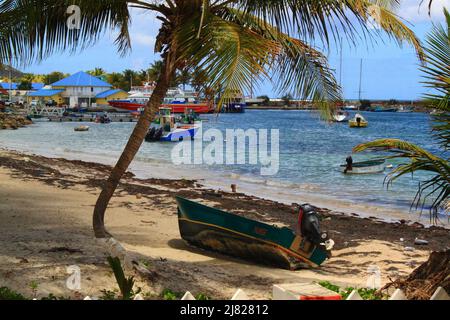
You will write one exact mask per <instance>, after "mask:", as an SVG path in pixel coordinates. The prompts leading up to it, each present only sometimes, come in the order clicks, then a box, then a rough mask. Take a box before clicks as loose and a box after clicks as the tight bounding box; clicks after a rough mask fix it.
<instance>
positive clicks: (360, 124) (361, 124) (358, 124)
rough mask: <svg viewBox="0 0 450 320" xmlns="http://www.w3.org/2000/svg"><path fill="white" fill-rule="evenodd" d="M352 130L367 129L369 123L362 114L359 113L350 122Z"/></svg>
mask: <svg viewBox="0 0 450 320" xmlns="http://www.w3.org/2000/svg"><path fill="white" fill-rule="evenodd" d="M349 125H350V128H366V127H367V126H368V125H369V122H368V121H367V120H366V119H365V118H364V117H363V116H362V115H361V114H360V113H357V114H356V115H355V117H354V118H353V119H351V120H350V121H349Z"/></svg>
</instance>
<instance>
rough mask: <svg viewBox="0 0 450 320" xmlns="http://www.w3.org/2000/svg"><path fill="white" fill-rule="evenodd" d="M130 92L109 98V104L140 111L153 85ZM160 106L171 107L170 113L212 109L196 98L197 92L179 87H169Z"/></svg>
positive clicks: (212, 109)
mask: <svg viewBox="0 0 450 320" xmlns="http://www.w3.org/2000/svg"><path fill="white" fill-rule="evenodd" d="M138 88H140V89H135V90H132V91H131V92H130V96H129V97H128V98H127V99H122V100H111V101H109V102H108V103H109V105H110V106H111V107H113V108H115V109H118V110H127V111H131V112H141V111H142V110H144V108H145V106H146V104H147V102H148V101H149V99H150V97H151V96H152V92H153V87H152V86H145V87H142V88H143V89H142V88H141V87H138ZM162 107H164V108H169V109H171V112H172V113H185V112H186V110H189V109H191V110H193V111H194V112H195V113H199V114H203V113H210V112H212V111H214V108H213V106H212V105H211V104H210V103H208V102H205V101H201V100H200V99H199V98H198V93H196V92H190V91H183V90H181V89H179V88H173V89H170V90H169V91H168V93H167V96H166V97H165V98H164V101H163V103H162Z"/></svg>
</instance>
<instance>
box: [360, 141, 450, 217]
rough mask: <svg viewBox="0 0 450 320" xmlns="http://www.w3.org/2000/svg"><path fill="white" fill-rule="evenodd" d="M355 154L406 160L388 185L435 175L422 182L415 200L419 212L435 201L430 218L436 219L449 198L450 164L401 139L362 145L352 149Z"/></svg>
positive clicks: (391, 175) (399, 166)
mask: <svg viewBox="0 0 450 320" xmlns="http://www.w3.org/2000/svg"><path fill="white" fill-rule="evenodd" d="M353 151H354V152H363V151H386V152H388V153H391V155H389V156H386V158H387V159H407V160H409V161H408V162H406V163H401V164H399V165H398V166H397V167H395V168H394V169H393V170H392V171H391V172H390V173H389V174H388V176H387V177H386V179H387V183H388V185H391V184H392V183H394V181H395V180H397V179H399V178H400V177H402V176H404V175H406V174H414V173H415V172H419V171H423V172H428V173H431V174H432V178H430V179H428V180H425V181H423V182H421V183H419V186H418V192H417V194H416V197H415V199H414V201H413V204H412V205H413V206H415V207H416V209H417V208H418V207H419V206H422V208H423V207H424V206H425V204H426V201H427V200H428V199H429V198H432V199H433V200H432V204H431V209H430V213H431V217H433V218H434V219H436V218H437V213H438V209H439V208H440V207H441V206H442V204H443V203H444V202H445V201H446V200H447V199H448V197H449V196H450V165H449V162H448V160H446V159H443V158H440V157H438V156H436V155H434V154H432V153H431V152H428V151H427V150H425V149H423V148H420V147H419V146H416V145H414V144H412V143H409V142H406V141H402V140H399V139H381V140H376V141H372V142H369V143H365V144H361V145H358V146H356V147H355V148H354V149H353Z"/></svg>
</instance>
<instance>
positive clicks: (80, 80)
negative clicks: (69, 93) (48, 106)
mask: <svg viewBox="0 0 450 320" xmlns="http://www.w3.org/2000/svg"><path fill="white" fill-rule="evenodd" d="M52 86H53V87H112V85H110V84H109V83H107V82H105V81H103V80H100V79H99V78H97V77H94V76H91V75H90V74H87V73H86V72H83V71H80V72H77V73H75V74H73V75H71V76H70V77H68V78H65V79H62V80H59V81H57V82H55V83H53V84H52Z"/></svg>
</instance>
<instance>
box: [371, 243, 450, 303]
mask: <svg viewBox="0 0 450 320" xmlns="http://www.w3.org/2000/svg"><path fill="white" fill-rule="evenodd" d="M392 287H394V288H396V289H401V290H402V291H403V292H404V293H405V294H406V297H407V298H408V300H430V298H431V296H432V295H433V293H434V292H435V291H436V290H437V289H438V287H442V288H443V289H444V290H445V291H446V292H447V293H448V292H450V249H449V250H447V251H444V252H433V253H432V254H431V255H430V258H429V259H428V261H427V262H425V263H424V264H422V265H421V266H420V267H418V268H417V269H415V270H414V271H413V273H411V275H409V276H408V277H407V278H406V279H398V280H395V281H393V282H391V283H389V284H387V285H386V286H385V287H384V288H382V289H381V290H380V291H381V292H383V291H385V290H388V289H390V288H392Z"/></svg>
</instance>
